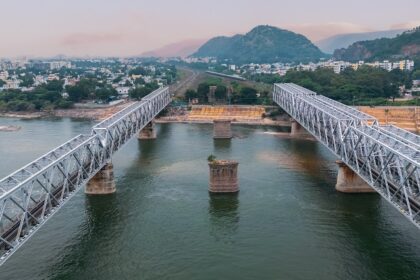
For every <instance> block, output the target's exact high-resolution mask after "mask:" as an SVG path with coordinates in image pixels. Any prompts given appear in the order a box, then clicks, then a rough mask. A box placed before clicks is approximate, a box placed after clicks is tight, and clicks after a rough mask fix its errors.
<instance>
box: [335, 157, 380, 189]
mask: <svg viewBox="0 0 420 280" xmlns="http://www.w3.org/2000/svg"><path fill="white" fill-rule="evenodd" d="M336 163H337V165H338V176H337V184H336V185H335V189H336V190H337V191H339V192H343V193H374V192H375V190H374V189H372V187H371V186H369V184H368V183H366V182H365V181H364V180H363V179H362V178H360V176H359V175H357V174H356V173H355V172H354V171H353V170H352V169H351V168H350V167H348V166H347V165H346V164H345V163H344V162H342V161H341V160H337V161H336Z"/></svg>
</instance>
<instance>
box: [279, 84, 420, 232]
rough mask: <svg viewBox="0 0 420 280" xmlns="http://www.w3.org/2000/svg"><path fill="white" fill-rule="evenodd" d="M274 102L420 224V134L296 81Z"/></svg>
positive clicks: (285, 86)
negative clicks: (381, 121) (377, 117)
mask: <svg viewBox="0 0 420 280" xmlns="http://www.w3.org/2000/svg"><path fill="white" fill-rule="evenodd" d="M273 100H274V102H276V103H277V104H278V105H279V106H280V107H282V108H283V109H284V110H285V111H286V112H287V113H288V114H289V115H290V116H291V117H292V118H293V119H295V120H296V121H297V122H298V123H300V124H301V125H302V126H303V127H304V128H305V129H306V130H308V131H309V132H310V133H311V134H312V135H313V136H315V138H317V139H318V140H319V141H320V142H321V143H323V144H324V145H325V146H326V147H327V148H328V149H329V150H331V151H332V152H333V153H334V154H335V155H336V156H337V157H339V158H340V159H341V160H342V161H343V162H344V163H346V164H347V165H348V166H349V167H350V168H351V169H352V170H353V171H354V172H356V173H357V174H358V175H359V176H360V177H361V178H362V179H363V180H365V181H366V182H367V183H368V184H369V185H370V186H371V187H372V188H373V189H375V190H376V191H377V192H378V193H379V194H380V195H381V196H382V197H383V198H385V199H386V200H387V201H388V202H389V203H391V205H393V206H394V207H395V208H396V209H397V210H398V211H400V212H401V213H402V214H403V215H404V216H405V217H407V218H408V219H409V220H410V221H411V222H412V223H413V224H414V225H416V226H417V227H418V228H420V137H419V136H418V135H415V134H413V133H410V132H408V131H405V130H403V129H400V128H397V127H395V126H389V125H388V126H381V125H379V122H378V121H377V120H376V119H375V118H374V117H372V116H369V115H367V114H365V113H362V112H359V111H357V110H356V109H354V108H352V107H349V106H346V105H344V104H341V103H339V102H337V101H334V100H331V99H329V98H327V97H324V96H321V95H317V94H316V93H315V92H313V91H310V90H307V89H305V88H302V87H300V86H298V85H295V84H275V85H274V90H273Z"/></svg>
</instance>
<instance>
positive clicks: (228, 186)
mask: <svg viewBox="0 0 420 280" xmlns="http://www.w3.org/2000/svg"><path fill="white" fill-rule="evenodd" d="M238 165H239V164H238V162H236V161H232V160H214V161H211V162H209V167H210V181H209V192H210V193H237V192H239V184H238Z"/></svg>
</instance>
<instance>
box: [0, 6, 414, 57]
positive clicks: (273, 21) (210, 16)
mask: <svg viewBox="0 0 420 280" xmlns="http://www.w3.org/2000/svg"><path fill="white" fill-rule="evenodd" d="M1 2H4V3H1V5H2V7H3V8H4V11H7V12H6V13H4V15H2V17H1V18H0V23H1V24H2V25H3V26H7V28H3V29H2V30H1V31H0V36H1V37H2V38H4V41H3V44H0V57H16V56H41V57H42V56H54V55H58V54H64V55H68V56H81V57H83V56H133V55H140V54H142V53H144V52H148V51H153V50H155V49H158V48H161V47H163V46H165V45H168V44H173V43H177V42H181V43H182V42H190V41H193V40H195V41H200V40H202V41H205V40H206V39H209V38H211V37H213V36H218V35H226V36H230V35H233V34H236V33H245V32H247V31H249V30H250V29H251V28H252V27H254V26H256V25H260V24H269V25H273V26H277V27H280V28H284V29H289V30H291V31H294V32H297V33H300V34H303V35H305V36H307V37H308V38H309V39H310V40H312V41H314V42H316V41H318V40H321V39H325V38H327V37H330V36H333V35H337V34H344V33H359V32H370V31H379V30H388V29H409V28H412V27H414V26H418V25H420V19H418V15H417V14H416V11H418V10H419V9H420V3H419V2H416V1H414V0H403V1H399V2H398V3H383V2H380V1H370V2H369V3H366V1H361V0H355V1H352V2H351V3H337V1H330V0H325V1H317V2H316V3H314V2H310V1H303V0H300V1H299V0H298V1H282V3H279V2H278V1H274V0H266V1H260V2H259V3H256V2H255V1H251V0H245V1H241V2H240V3H238V2H237V3H223V2H222V1H220V0H215V1H212V2H211V3H209V2H208V1H191V0H185V1H178V2H176V3H174V2H169V3H168V1H163V0H157V1H154V2H153V3H151V2H149V1H144V0H140V1H129V0H123V1H119V2H118V3H115V2H113V3H109V2H108V3H102V2H101V1H99V0H90V1H85V2H83V1H80V0H76V1H72V2H71V3H70V2H67V1H51V0H45V1H42V2H39V1H36V2H35V1H25V0H20V1H13V2H12V1H1ZM232 2H233V1H232ZM302 7H305V8H302ZM361 10H363V11H369V12H363V13H361V12H360V11H361ZM283 11H287V12H283Z"/></svg>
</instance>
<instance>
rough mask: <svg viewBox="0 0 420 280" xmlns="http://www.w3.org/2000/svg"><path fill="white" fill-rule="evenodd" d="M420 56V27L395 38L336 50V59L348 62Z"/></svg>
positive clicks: (363, 42)
mask: <svg viewBox="0 0 420 280" xmlns="http://www.w3.org/2000/svg"><path fill="white" fill-rule="evenodd" d="M419 55H420V27H417V28H415V29H413V30H410V31H406V32H404V33H402V34H401V35H398V36H397V37H395V38H391V39H389V38H382V39H376V40H371V41H360V42H356V43H353V44H352V45H351V46H349V47H348V48H343V49H339V50H336V51H335V52H334V58H335V59H338V60H346V61H358V60H368V61H369V60H382V59H403V58H415V57H416V56H419Z"/></svg>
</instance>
